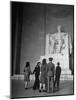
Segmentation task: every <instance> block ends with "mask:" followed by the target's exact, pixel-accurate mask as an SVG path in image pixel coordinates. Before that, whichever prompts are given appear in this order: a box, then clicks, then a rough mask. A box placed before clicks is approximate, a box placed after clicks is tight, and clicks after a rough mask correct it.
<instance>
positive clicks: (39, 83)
mask: <svg viewBox="0 0 76 100" xmlns="http://www.w3.org/2000/svg"><path fill="white" fill-rule="evenodd" d="M52 60H53V58H49V63H47V62H46V59H43V60H42V63H41V62H37V65H36V67H35V69H34V71H33V72H31V69H30V62H26V65H25V68H24V82H25V89H27V86H28V82H29V81H30V74H35V81H34V85H33V89H34V90H36V89H38V90H39V92H42V91H43V92H50V91H51V92H54V91H55V90H59V81H60V75H61V67H60V63H59V62H57V66H56V69H55V65H54V63H53V62H52Z"/></svg>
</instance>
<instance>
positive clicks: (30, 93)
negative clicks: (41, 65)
mask: <svg viewBox="0 0 76 100" xmlns="http://www.w3.org/2000/svg"><path fill="white" fill-rule="evenodd" d="M33 83H34V82H33V81H31V82H30V84H29V88H28V89H27V90H25V89H24V81H23V80H12V81H11V84H12V85H11V87H12V88H11V98H26V97H43V96H61V95H73V94H74V89H73V81H72V80H64V81H60V90H59V91H56V92H54V93H46V92H39V91H38V90H33V89H32V86H33Z"/></svg>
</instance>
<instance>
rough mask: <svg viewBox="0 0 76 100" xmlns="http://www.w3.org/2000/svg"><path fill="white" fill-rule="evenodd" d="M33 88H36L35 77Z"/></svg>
mask: <svg viewBox="0 0 76 100" xmlns="http://www.w3.org/2000/svg"><path fill="white" fill-rule="evenodd" d="M33 89H36V79H35V82H34V85H33Z"/></svg>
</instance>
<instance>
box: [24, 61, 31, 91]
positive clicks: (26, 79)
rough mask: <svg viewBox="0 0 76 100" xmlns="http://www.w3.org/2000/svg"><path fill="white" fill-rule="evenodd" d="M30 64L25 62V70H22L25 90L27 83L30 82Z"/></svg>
mask: <svg viewBox="0 0 76 100" xmlns="http://www.w3.org/2000/svg"><path fill="white" fill-rule="evenodd" d="M30 72H31V70H30V62H26V65H25V68H24V83H25V89H27V86H28V82H29V81H30Z"/></svg>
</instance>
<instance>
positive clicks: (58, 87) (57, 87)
mask: <svg viewBox="0 0 76 100" xmlns="http://www.w3.org/2000/svg"><path fill="white" fill-rule="evenodd" d="M57 90H59V78H58V79H57Z"/></svg>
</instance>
